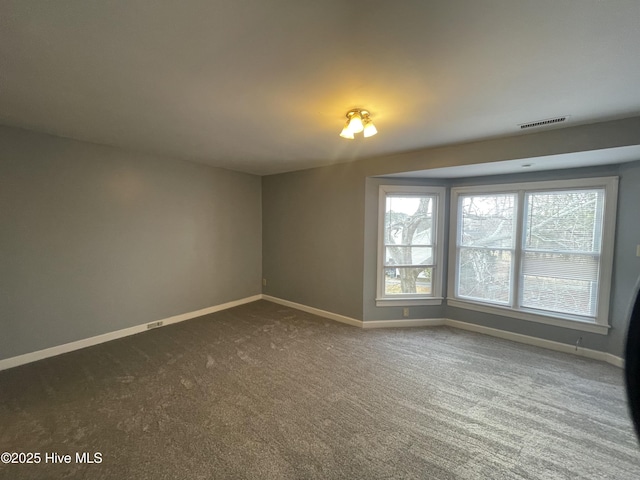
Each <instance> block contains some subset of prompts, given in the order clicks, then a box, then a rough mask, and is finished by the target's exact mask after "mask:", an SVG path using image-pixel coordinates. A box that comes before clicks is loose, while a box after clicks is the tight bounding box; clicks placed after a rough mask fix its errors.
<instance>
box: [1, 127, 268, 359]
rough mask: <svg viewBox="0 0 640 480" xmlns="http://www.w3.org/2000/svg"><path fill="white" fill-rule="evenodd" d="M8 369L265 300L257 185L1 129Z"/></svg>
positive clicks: (191, 166)
mask: <svg viewBox="0 0 640 480" xmlns="http://www.w3.org/2000/svg"><path fill="white" fill-rule="evenodd" d="M0 225H1V231H0V272H1V273H0V332H1V334H0V359H2V358H8V357H12V356H15V355H20V354H23V353H28V352H32V351H36V350H40V349H44V348H47V347H51V346H56V345H60V344H64V343H67V342H71V341H75V340H79V339H83V338H87V337H91V336H94V335H99V334H102V333H106V332H111V331H115V330H118V329H122V328H126V327H131V326H134V325H139V324H142V323H146V322H150V321H154V320H159V319H162V318H166V317H169V316H172V315H177V314H181V313H186V312H191V311H194V310H198V309H202V308H206V307H210V306H214V305H219V304H221V303H225V302H229V301H232V300H236V299H240V298H244V297H248V296H251V295H256V294H259V293H260V291H261V285H260V278H261V252H262V250H261V248H262V247H261V228H262V226H261V181H260V178H259V177H256V176H252V175H246V174H240V173H235V172H230V171H226V170H221V169H215V168H211V167H208V166H204V165H199V164H195V163H191V162H184V161H178V160H172V159H165V158H158V157H153V156H148V155H142V154H137V153H132V152H128V151H124V150H119V149H115V148H110V147H104V146H98V145H94V144H90V143H83V142H76V141H72V140H67V139H61V138H56V137H52V136H47V135H41V134H35V133H29V132H27V131H23V130H19V129H11V128H5V127H0Z"/></svg>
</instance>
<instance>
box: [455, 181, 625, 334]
mask: <svg viewBox="0 0 640 480" xmlns="http://www.w3.org/2000/svg"><path fill="white" fill-rule="evenodd" d="M582 188H584V189H589V188H602V189H604V196H605V198H604V213H603V215H604V221H603V225H602V228H603V235H602V250H601V255H600V276H599V281H598V303H597V305H598V309H597V313H596V315H595V320H594V319H592V318H589V317H582V316H579V315H570V314H562V313H558V312H543V311H540V310H534V309H527V308H525V307H518V306H517V300H516V299H517V297H518V294H517V292H516V291H514V294H513V295H512V300H511V305H509V306H503V305H497V304H495V303H490V302H487V301H482V300H472V299H468V298H458V297H457V292H456V285H457V278H456V275H457V271H458V268H457V266H458V245H457V243H458V231H459V229H460V219H459V218H458V213H459V206H458V199H459V197H460V196H461V195H466V194H476V195H482V194H492V193H516V194H517V200H516V216H515V219H514V221H515V222H516V248H515V255H514V258H513V264H512V269H513V270H512V289H513V288H515V287H516V286H517V284H518V283H517V282H518V281H519V276H520V268H521V258H522V252H523V248H522V232H523V229H524V219H523V215H524V211H523V210H524V209H523V206H524V196H525V192H531V191H535V192H540V191H545V190H548V191H554V190H559V191H561V190H571V189H582ZM617 199H618V177H600V178H582V179H572V180H552V181H545V182H527V183H512V184H499V185H496V184H492V185H474V186H467V187H454V188H452V189H451V204H450V213H451V214H450V222H451V224H450V237H449V281H448V294H447V304H448V305H450V306H452V307H459V308H466V309H470V310H476V311H479V312H484V313H491V314H495V315H500V316H506V317H512V318H518V319H522V320H528V321H532V322H538V323H543V324H547V325H555V326H558V327H565V328H570V329H574V330H581V331H587V332H593V333H598V334H602V335H606V334H607V333H608V330H609V328H610V325H609V303H610V294H611V280H612V271H613V249H614V242H615V226H616V210H617Z"/></svg>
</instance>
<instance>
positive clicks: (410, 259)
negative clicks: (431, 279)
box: [385, 247, 433, 265]
mask: <svg viewBox="0 0 640 480" xmlns="http://www.w3.org/2000/svg"><path fill="white" fill-rule="evenodd" d="M385 265H433V249H432V248H431V247H387V248H386V256H385Z"/></svg>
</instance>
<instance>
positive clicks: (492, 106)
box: [0, 0, 640, 174]
mask: <svg viewBox="0 0 640 480" xmlns="http://www.w3.org/2000/svg"><path fill="white" fill-rule="evenodd" d="M639 26H640V1H638V0H518V1H514V0H431V1H428V0H398V1H396V2H390V1H383V0H322V1H318V0H313V1H310V0H268V1H267V0H182V1H174V0H163V1H161V0H65V1H55V2H53V1H48V2H46V1H42V0H37V1H36V0H15V1H11V0H2V1H1V2H0V123H1V124H5V125H12V126H19V127H24V128H28V129H32V130H36V131H42V132H47V133H52V134H55V135H60V136H65V137H71V138H76V139H80V140H86V141H91V142H97V143H103V144H110V145H116V146H121V147H125V148H129V149H134V150H138V151H144V152H151V153H156V154H161V155H168V156H173V157H179V158H185V159H189V160H196V161H199V162H204V163H208V164H211V165H215V166H221V167H225V168H230V169H234V170H239V171H246V172H251V173H258V174H268V173H276V172H282V171H288V170H296V169H303V168H310V167H314V166H319V165H326V164H331V163H335V162H344V161H349V160H353V159H356V158H364V157H369V156H377V155H384V154H389V153H397V152H401V151H408V150H415V149H419V148H424V147H430V146H436V145H443V144H448V143H455V142H462V141H470V140H476V139H481V138H487V137H494V136H503V135H515V134H520V133H521V132H520V129H519V127H518V124H521V123H525V122H529V121H534V120H541V119H546V118H550V117H555V116H559V115H570V116H571V117H570V119H569V121H568V122H565V123H564V124H562V125H561V126H569V125H575V124H580V123H592V122H596V121H600V120H605V119H610V118H622V117H628V116H632V115H636V114H638V113H639V112H640V88H638V85H640V61H639V58H640V57H639V56H638V45H640V27H639ZM352 107H362V108H366V109H368V110H370V111H371V112H372V118H373V120H374V121H375V123H376V125H377V127H378V130H379V134H378V135H376V136H375V137H372V138H369V139H366V140H365V139H362V138H357V139H356V140H353V141H351V140H345V139H342V138H340V137H339V136H338V133H339V131H340V129H341V128H342V125H343V122H344V114H345V113H346V111H347V110H348V109H349V108H352ZM550 128H553V127H550ZM532 131H537V130H532Z"/></svg>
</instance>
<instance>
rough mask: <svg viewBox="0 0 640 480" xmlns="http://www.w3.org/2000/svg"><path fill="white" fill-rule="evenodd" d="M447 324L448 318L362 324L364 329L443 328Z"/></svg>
mask: <svg viewBox="0 0 640 480" xmlns="http://www.w3.org/2000/svg"><path fill="white" fill-rule="evenodd" d="M445 322H446V318H420V319H407V318H403V319H402V320H368V321H365V322H362V328H401V327H441V326H442V325H444V324H445Z"/></svg>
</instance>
